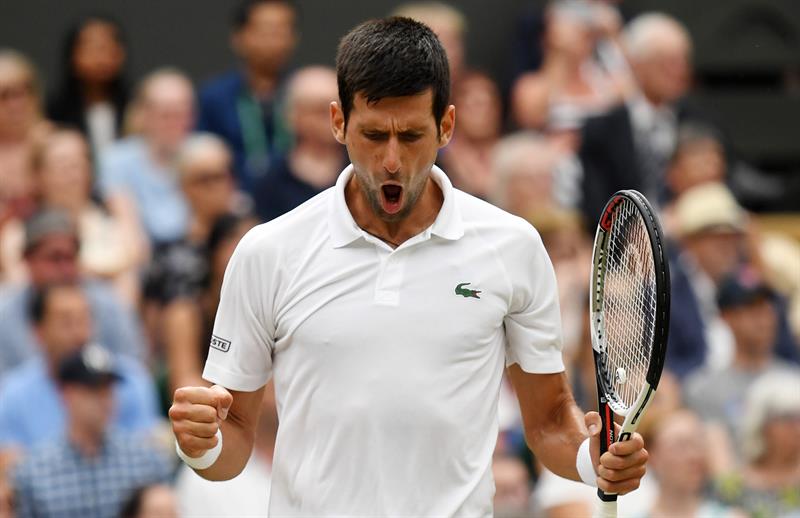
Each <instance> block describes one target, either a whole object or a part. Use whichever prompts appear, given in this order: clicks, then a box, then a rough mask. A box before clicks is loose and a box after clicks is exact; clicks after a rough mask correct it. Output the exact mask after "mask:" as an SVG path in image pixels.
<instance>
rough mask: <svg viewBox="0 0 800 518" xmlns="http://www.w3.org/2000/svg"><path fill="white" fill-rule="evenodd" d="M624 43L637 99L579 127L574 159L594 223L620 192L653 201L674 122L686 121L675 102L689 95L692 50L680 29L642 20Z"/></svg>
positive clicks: (665, 20) (652, 17) (669, 22)
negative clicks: (580, 169) (577, 158)
mask: <svg viewBox="0 0 800 518" xmlns="http://www.w3.org/2000/svg"><path fill="white" fill-rule="evenodd" d="M623 43H624V46H625V52H626V55H627V57H628V61H629V63H630V67H631V70H632V72H633V75H634V78H635V80H636V83H637V85H638V88H639V93H638V94H637V95H634V96H633V97H632V98H631V99H630V100H629V101H626V102H625V103H624V104H621V105H620V106H618V107H617V108H614V109H612V110H611V111H609V112H608V113H606V114H604V115H601V116H598V117H597V118H593V119H589V120H588V121H587V123H586V125H585V127H584V130H583V142H582V145H581V149H580V151H579V155H580V159H581V164H582V165H583V195H582V196H583V202H582V204H583V211H584V214H585V216H586V218H587V221H597V218H598V215H599V214H600V211H601V210H602V209H603V206H605V203H606V201H608V198H609V197H610V196H611V195H612V194H614V192H616V191H617V190H619V189H623V188H627V189H630V188H633V189H637V190H639V191H641V192H642V193H644V194H645V195H646V196H647V197H648V198H649V199H651V200H653V201H656V200H658V199H659V197H661V196H662V194H663V192H662V190H663V185H664V182H663V180H664V175H665V172H666V168H667V164H668V162H669V159H670V157H671V156H672V152H673V150H674V148H675V142H676V136H677V127H678V121H679V120H683V119H684V118H685V117H686V113H685V110H684V108H683V106H682V105H681V104H680V103H679V101H680V100H681V98H682V97H683V96H684V95H685V94H686V92H687V90H688V89H689V81H690V78H691V65H690V60H691V50H692V47H691V39H690V36H689V33H688V32H687V30H686V29H685V28H684V27H683V25H681V24H680V22H678V21H677V20H675V19H673V18H670V17H669V16H667V15H664V14H657V13H649V14H643V15H641V16H639V17H637V18H635V19H633V20H632V21H631V22H630V23H629V24H628V25H627V26H626V28H625V30H624V32H623Z"/></svg>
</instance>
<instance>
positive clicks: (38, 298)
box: [28, 281, 81, 325]
mask: <svg viewBox="0 0 800 518" xmlns="http://www.w3.org/2000/svg"><path fill="white" fill-rule="evenodd" d="M60 289H74V290H80V289H81V286H80V284H78V283H77V282H73V281H64V282H51V283H49V284H45V285H44V286H41V287H39V288H35V289H34V290H33V293H32V294H31V298H30V300H29V302H28V318H29V319H30V322H31V323H32V324H34V325H38V324H41V323H42V320H44V316H45V313H46V312H47V302H48V301H49V300H50V295H52V294H53V292H55V291H58V290H60Z"/></svg>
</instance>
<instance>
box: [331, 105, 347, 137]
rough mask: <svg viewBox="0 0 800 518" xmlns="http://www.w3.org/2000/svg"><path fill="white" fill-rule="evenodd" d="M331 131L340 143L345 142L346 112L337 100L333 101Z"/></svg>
mask: <svg viewBox="0 0 800 518" xmlns="http://www.w3.org/2000/svg"><path fill="white" fill-rule="evenodd" d="M331 132H333V138H335V139H336V141H337V142H338V143H339V144H342V145H344V144H345V140H344V137H345V124H344V112H343V111H342V108H341V107H340V106H339V103H338V102H336V101H333V102H331Z"/></svg>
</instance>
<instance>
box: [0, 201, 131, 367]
mask: <svg viewBox="0 0 800 518" xmlns="http://www.w3.org/2000/svg"><path fill="white" fill-rule="evenodd" d="M79 248H80V243H79V240H78V234H77V230H76V228H75V226H74V225H73V224H72V223H71V221H70V219H69V216H67V215H66V214H65V213H63V212H60V211H56V210H47V211H42V212H39V213H37V214H34V215H33V216H31V217H30V218H29V219H28V220H27V221H26V224H25V248H24V257H25V264H26V266H27V269H28V279H29V283H28V284H26V285H24V286H20V287H15V288H10V289H8V290H7V291H6V292H4V293H3V294H2V296H0V328H1V329H2V330H3V332H2V333H0V378H2V377H3V376H4V375H5V373H6V372H7V371H8V370H9V369H11V368H12V367H14V366H16V365H19V364H20V363H22V362H23V361H24V360H26V359H28V358H30V357H32V356H35V355H36V354H37V352H38V351H39V347H38V345H37V339H36V336H35V334H34V332H33V328H32V327H31V326H30V323H29V322H30V321H29V318H28V308H29V307H30V302H31V299H32V297H33V294H34V293H35V292H36V291H37V290H39V289H41V288H42V287H44V286H45V285H47V284H50V283H59V282H80V283H81V285H82V286H83V289H84V290H85V293H86V298H87V300H88V301H89V306H90V308H91V313H92V319H93V320H94V323H95V325H94V335H93V336H94V340H95V341H97V342H98V343H102V344H103V345H104V346H105V347H107V348H108V349H109V350H111V351H112V352H114V353H117V354H124V355H128V356H133V357H136V358H140V359H142V358H143V357H144V339H143V337H142V334H141V329H140V327H139V323H138V321H137V319H136V316H135V315H134V313H133V312H132V311H130V309H128V308H126V307H124V306H123V305H122V304H121V303H120V302H119V301H118V299H117V297H116V295H115V294H114V292H113V291H112V290H111V289H110V288H108V287H107V286H105V285H104V284H102V283H100V282H98V281H91V280H86V279H83V277H82V276H81V274H80V271H79V267H78V249H79Z"/></svg>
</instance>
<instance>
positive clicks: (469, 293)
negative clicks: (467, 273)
mask: <svg viewBox="0 0 800 518" xmlns="http://www.w3.org/2000/svg"><path fill="white" fill-rule="evenodd" d="M468 284H470V283H468V282H462V283H461V284H459V285H458V286H456V295H461V296H462V297H464V298H468V297H473V298H476V299H479V298H480V297H479V296H478V293H480V290H469V289H467V288H465V287H464V286H467V285H468Z"/></svg>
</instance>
